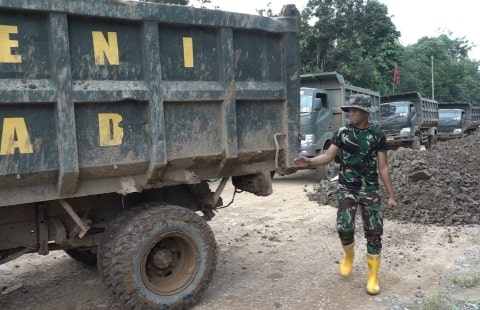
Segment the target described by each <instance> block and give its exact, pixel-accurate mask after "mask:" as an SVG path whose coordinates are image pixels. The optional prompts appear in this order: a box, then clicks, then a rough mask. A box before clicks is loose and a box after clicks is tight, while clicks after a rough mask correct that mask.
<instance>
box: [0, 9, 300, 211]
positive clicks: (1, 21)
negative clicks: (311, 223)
mask: <svg viewBox="0 0 480 310" xmlns="http://www.w3.org/2000/svg"><path fill="white" fill-rule="evenodd" d="M287 13H288V12H287ZM286 15H288V14H286ZM298 29H299V26H298V19H297V17H296V16H293V14H292V16H290V17H281V18H266V17H261V16H252V15H246V14H238V13H231V12H222V11H217V10H207V9H196V8H192V7H185V6H174V5H160V4H154V3H148V2H136V1H77V0H69V1H67V0H65V1H29V0H9V1H7V0H1V1H0V34H1V36H0V45H1V46H2V47H1V48H0V89H1V90H2V93H1V96H0V121H1V122H2V125H1V126H0V129H1V130H2V132H1V134H0V138H1V141H0V195H1V196H2V200H1V201H0V206H4V205H13V204H21V203H28V202H35V201H44V200H53V199H59V198H64V197H76V196H85V195H93V194H98V193H107V192H117V193H122V194H126V193H130V192H138V191H142V190H143V189H146V188H152V187H163V186H167V185H175V184H191V183H197V182H199V181H200V180H206V179H210V178H214V177H223V176H235V175H247V174H253V173H257V172H259V171H267V170H275V169H276V168H279V167H280V168H285V167H286V165H288V164H287V163H290V162H292V159H293V158H294V157H295V156H296V151H297V150H298V144H299V140H298V135H299V113H298V110H299V104H298V102H299V72H298V70H299V67H300V66H299V52H298V36H299V33H298Z"/></svg>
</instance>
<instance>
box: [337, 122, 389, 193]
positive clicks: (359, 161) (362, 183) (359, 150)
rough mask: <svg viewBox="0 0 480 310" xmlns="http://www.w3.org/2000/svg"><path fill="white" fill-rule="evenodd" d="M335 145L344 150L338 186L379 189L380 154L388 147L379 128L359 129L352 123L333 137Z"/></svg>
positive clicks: (341, 154) (341, 156) (352, 188)
mask: <svg viewBox="0 0 480 310" xmlns="http://www.w3.org/2000/svg"><path fill="white" fill-rule="evenodd" d="M332 143H333V144H335V145H336V146H338V147H339V148H340V173H339V175H338V183H339V184H340V185H341V186H343V187H345V188H347V189H349V190H355V191H357V190H358V191H360V190H362V191H366V192H370V191H376V190H378V169H377V159H378V152H386V151H387V148H388V144H387V139H386V137H385V134H384V133H383V132H382V131H381V130H380V129H379V128H378V127H375V126H370V127H368V128H365V129H359V128H356V127H354V126H353V125H351V124H349V125H348V126H347V127H342V128H340V129H339V130H337V131H336V132H335V134H334V135H333V140H332Z"/></svg>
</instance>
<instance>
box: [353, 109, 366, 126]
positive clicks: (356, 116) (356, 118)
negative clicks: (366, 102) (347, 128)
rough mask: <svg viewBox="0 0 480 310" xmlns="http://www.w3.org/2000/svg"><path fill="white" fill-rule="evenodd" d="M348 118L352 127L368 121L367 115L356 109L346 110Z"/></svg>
mask: <svg viewBox="0 0 480 310" xmlns="http://www.w3.org/2000/svg"><path fill="white" fill-rule="evenodd" d="M348 117H349V118H350V122H352V124H353V125H360V124H363V123H364V122H365V121H368V113H367V112H365V111H363V110H361V109H357V108H350V109H348Z"/></svg>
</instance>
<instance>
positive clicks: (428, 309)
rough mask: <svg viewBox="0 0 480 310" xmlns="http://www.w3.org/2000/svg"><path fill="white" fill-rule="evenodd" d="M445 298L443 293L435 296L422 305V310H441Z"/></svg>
mask: <svg viewBox="0 0 480 310" xmlns="http://www.w3.org/2000/svg"><path fill="white" fill-rule="evenodd" d="M443 298H444V296H443V294H442V293H437V294H435V295H433V296H432V297H430V298H429V299H428V300H426V301H425V302H424V303H423V304H422V310H441V309H442V301H443Z"/></svg>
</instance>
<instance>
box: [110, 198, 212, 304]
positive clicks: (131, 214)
mask: <svg viewBox="0 0 480 310" xmlns="http://www.w3.org/2000/svg"><path fill="white" fill-rule="evenodd" d="M135 209H136V208H135ZM135 209H133V210H127V211H125V212H124V215H122V216H121V217H124V216H127V217H128V220H125V219H119V221H118V223H120V224H121V225H118V224H113V226H112V229H111V230H110V233H109V236H110V237H109V238H113V239H114V240H113V241H108V240H107V246H104V247H102V251H104V254H103V256H102V260H103V262H102V264H103V272H104V273H105V272H108V273H109V276H108V277H107V278H108V281H110V283H106V284H107V285H111V287H112V289H113V292H114V294H115V295H117V296H119V298H121V299H122V300H123V302H124V303H125V304H126V305H127V306H128V308H131V309H186V308H190V307H192V306H193V305H195V304H196V303H197V302H198V300H199V299H200V298H201V297H202V295H203V293H204V291H205V290H206V289H207V287H208V285H209V284H210V281H211V279H212V277H213V273H214V271H215V268H216V264H217V244H216V241H215V237H214V234H213V232H212V230H211V229H210V226H208V224H207V222H206V221H205V220H204V219H203V218H202V217H201V216H199V215H197V214H196V213H195V212H193V211H191V210H189V209H186V208H182V207H179V206H172V205H155V204H147V205H144V206H142V207H141V208H140V209H138V210H135ZM111 233H115V234H116V235H115V236H113V235H112V234H111ZM104 281H105V277H104Z"/></svg>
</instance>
